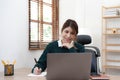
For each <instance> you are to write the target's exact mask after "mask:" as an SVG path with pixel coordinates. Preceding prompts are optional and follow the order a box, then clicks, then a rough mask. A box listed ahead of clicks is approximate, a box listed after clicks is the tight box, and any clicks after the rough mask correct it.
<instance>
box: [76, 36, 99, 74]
mask: <svg viewBox="0 0 120 80" xmlns="http://www.w3.org/2000/svg"><path fill="white" fill-rule="evenodd" d="M77 42H78V43H80V44H82V45H84V46H85V52H91V53H92V63H91V75H99V73H100V70H99V62H98V60H99V57H100V50H99V48H97V47H95V46H86V44H90V43H91V42H92V39H91V36H90V35H78V36H77Z"/></svg>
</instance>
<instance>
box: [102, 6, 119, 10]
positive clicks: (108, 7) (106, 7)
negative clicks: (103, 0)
mask: <svg viewBox="0 0 120 80" xmlns="http://www.w3.org/2000/svg"><path fill="white" fill-rule="evenodd" d="M103 8H105V9H111V8H120V6H103Z"/></svg>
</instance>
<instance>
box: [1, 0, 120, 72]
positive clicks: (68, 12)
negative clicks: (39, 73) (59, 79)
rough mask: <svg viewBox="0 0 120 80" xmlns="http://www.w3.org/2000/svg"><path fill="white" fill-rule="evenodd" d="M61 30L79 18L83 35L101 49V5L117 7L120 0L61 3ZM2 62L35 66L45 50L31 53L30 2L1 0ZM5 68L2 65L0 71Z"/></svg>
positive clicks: (81, 0)
mask: <svg viewBox="0 0 120 80" xmlns="http://www.w3.org/2000/svg"><path fill="white" fill-rule="evenodd" d="M59 1H60V11H59V12H60V27H62V24H63V23H64V21H65V20H66V19H68V18H71V19H75V20H76V21H77V22H78V25H79V34H90V35H91V36H92V37H93V42H92V44H93V45H95V46H97V47H99V48H101V5H102V4H104V5H113V3H114V5H116V4H119V3H120V0H108V1H105V0H59ZM0 45H1V46H0V60H1V59H3V60H5V61H7V60H9V61H10V62H13V60H14V59H16V60H17V63H16V64H15V68H20V67H33V65H34V61H33V58H34V57H36V58H37V59H38V58H39V56H40V55H41V53H42V51H40V50H38V51H30V50H28V0H0ZM3 70H4V67H3V65H2V64H1V63H0V71H3Z"/></svg>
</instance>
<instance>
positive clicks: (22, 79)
mask: <svg viewBox="0 0 120 80" xmlns="http://www.w3.org/2000/svg"><path fill="white" fill-rule="evenodd" d="M30 72H31V69H30V68H21V69H15V72H14V75H13V76H4V73H3V72H0V80H46V78H45V77H30V76H27V75H28V74H29V73H30ZM110 80H120V76H110Z"/></svg>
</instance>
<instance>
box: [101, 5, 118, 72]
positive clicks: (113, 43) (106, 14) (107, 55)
mask: <svg viewBox="0 0 120 80" xmlns="http://www.w3.org/2000/svg"><path fill="white" fill-rule="evenodd" d="M102 56H103V65H102V66H103V67H102V68H103V71H104V72H105V73H107V70H110V69H120V58H119V57H120V6H111V7H105V6H103V7H102Z"/></svg>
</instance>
